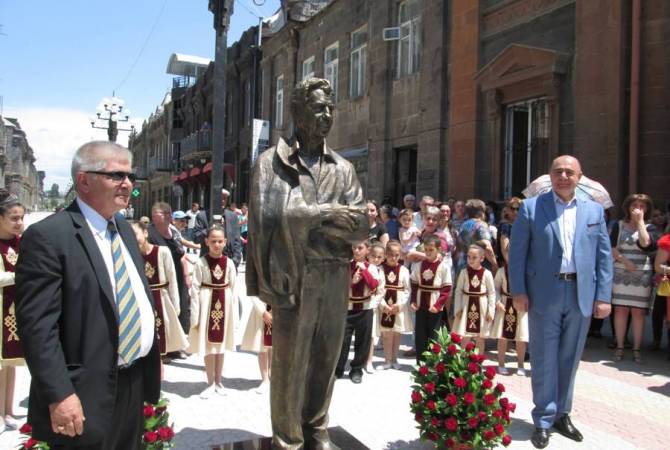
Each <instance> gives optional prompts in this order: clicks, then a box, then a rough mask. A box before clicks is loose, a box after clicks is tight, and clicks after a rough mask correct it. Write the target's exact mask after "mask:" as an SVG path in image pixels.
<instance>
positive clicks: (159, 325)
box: [142, 245, 168, 355]
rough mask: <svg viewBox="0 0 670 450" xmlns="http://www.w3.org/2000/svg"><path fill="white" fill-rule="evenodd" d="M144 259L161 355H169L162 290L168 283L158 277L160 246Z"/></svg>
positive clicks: (144, 256) (155, 247) (155, 246)
mask: <svg viewBox="0 0 670 450" xmlns="http://www.w3.org/2000/svg"><path fill="white" fill-rule="evenodd" d="M142 258H144V274H145V275H146V276H147V281H148V282H149V289H151V295H153V297H154V305H155V307H156V309H155V310H154V314H155V321H156V336H157V337H158V348H159V350H160V354H161V355H165V354H166V353H167V340H166V337H165V317H164V316H163V299H162V298H161V289H162V288H166V287H167V286H168V283H162V284H161V280H160V277H159V276H158V246H157V245H154V248H153V249H152V250H151V252H149V254H148V255H145V254H142Z"/></svg>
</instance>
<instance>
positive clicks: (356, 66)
mask: <svg viewBox="0 0 670 450" xmlns="http://www.w3.org/2000/svg"><path fill="white" fill-rule="evenodd" d="M367 59H368V30H367V28H366V27H363V28H361V29H359V30H357V31H354V32H353V33H351V83H350V85H351V86H350V90H349V91H350V94H351V98H356V97H361V96H363V95H365V87H366V83H365V81H366V79H365V76H366V74H365V72H366V65H367Z"/></svg>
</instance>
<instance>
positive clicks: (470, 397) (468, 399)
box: [463, 392, 475, 405]
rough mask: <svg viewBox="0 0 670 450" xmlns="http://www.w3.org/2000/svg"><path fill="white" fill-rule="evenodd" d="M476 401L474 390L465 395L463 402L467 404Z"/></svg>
mask: <svg viewBox="0 0 670 450" xmlns="http://www.w3.org/2000/svg"><path fill="white" fill-rule="evenodd" d="M474 401H475V394H473V393H472V392H466V393H465V395H464V396H463V403H465V404H466V405H472V404H473V403H474Z"/></svg>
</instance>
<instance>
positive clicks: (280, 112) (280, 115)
mask: <svg viewBox="0 0 670 450" xmlns="http://www.w3.org/2000/svg"><path fill="white" fill-rule="evenodd" d="M283 124H284V75H279V76H278V77H277V78H275V128H281V127H282V125H283Z"/></svg>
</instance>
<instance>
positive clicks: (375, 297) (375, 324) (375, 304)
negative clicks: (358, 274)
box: [368, 264, 386, 338]
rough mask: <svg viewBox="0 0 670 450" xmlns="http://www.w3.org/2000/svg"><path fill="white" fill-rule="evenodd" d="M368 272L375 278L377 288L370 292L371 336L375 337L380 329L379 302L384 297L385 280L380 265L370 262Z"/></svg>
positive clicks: (378, 334)
mask: <svg viewBox="0 0 670 450" xmlns="http://www.w3.org/2000/svg"><path fill="white" fill-rule="evenodd" d="M368 270H369V272H370V273H371V274H372V276H373V277H374V278H375V280H377V283H378V284H377V289H375V291H374V292H373V293H372V302H371V305H372V313H373V317H372V337H373V338H377V337H379V336H380V335H381V333H380V331H381V330H380V329H379V304H380V303H381V302H382V300H383V299H384V295H385V293H386V282H385V280H384V271H383V270H382V267H381V266H375V265H374V264H370V267H368Z"/></svg>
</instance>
